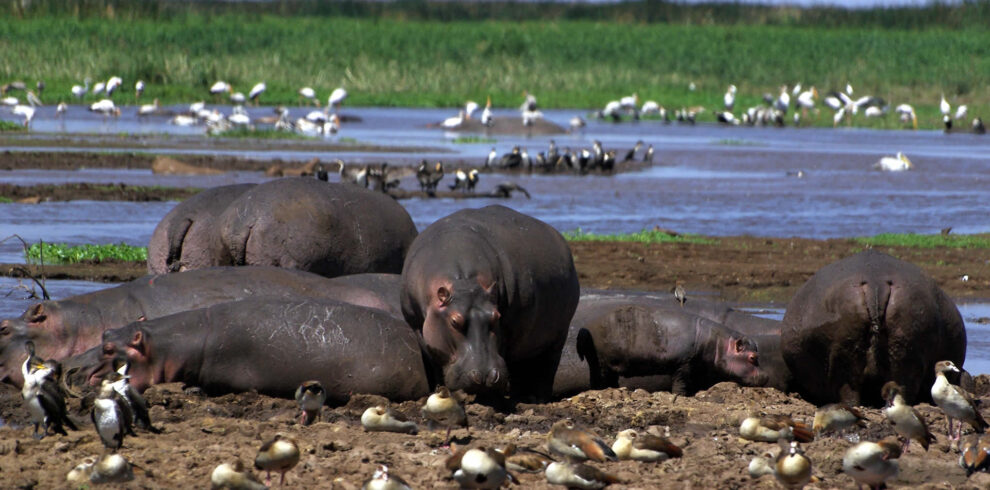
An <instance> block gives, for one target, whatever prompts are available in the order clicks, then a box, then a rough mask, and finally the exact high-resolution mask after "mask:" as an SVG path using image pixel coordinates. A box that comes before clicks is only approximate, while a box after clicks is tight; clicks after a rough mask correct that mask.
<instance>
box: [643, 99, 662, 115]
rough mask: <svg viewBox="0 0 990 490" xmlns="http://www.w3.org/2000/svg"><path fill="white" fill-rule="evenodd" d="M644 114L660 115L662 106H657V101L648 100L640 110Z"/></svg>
mask: <svg viewBox="0 0 990 490" xmlns="http://www.w3.org/2000/svg"><path fill="white" fill-rule="evenodd" d="M639 112H641V113H643V114H659V113H660V104H657V101H655V100H648V101H646V102H643V108H642V109H640V110H639Z"/></svg>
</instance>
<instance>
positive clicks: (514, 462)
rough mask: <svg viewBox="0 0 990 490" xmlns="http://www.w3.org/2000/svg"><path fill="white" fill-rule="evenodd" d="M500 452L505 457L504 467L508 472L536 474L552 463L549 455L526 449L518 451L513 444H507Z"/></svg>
mask: <svg viewBox="0 0 990 490" xmlns="http://www.w3.org/2000/svg"><path fill="white" fill-rule="evenodd" d="M500 452H501V453H502V454H504V455H505V467H506V469H508V470H510V471H519V472H523V473H537V472H540V471H543V470H545V469H546V468H547V465H549V464H550V463H553V458H551V457H550V455H549V454H546V453H543V452H540V451H536V450H533V449H528V448H522V449H520V448H519V447H517V446H516V445H515V444H513V443H509V445H508V446H506V447H505V448H503V449H502V450H501V451H500Z"/></svg>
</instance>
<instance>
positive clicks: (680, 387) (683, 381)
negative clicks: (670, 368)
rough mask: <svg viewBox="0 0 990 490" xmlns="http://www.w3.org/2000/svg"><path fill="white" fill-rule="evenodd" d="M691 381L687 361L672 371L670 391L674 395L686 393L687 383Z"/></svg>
mask: <svg viewBox="0 0 990 490" xmlns="http://www.w3.org/2000/svg"><path fill="white" fill-rule="evenodd" d="M690 382H691V368H690V367H689V366H688V364H687V363H685V364H682V365H681V367H679V368H677V370H676V371H674V376H673V378H672V379H671V383H670V392H671V393H673V394H675V395H682V396H684V395H688V394H689V392H688V385H689V383H690Z"/></svg>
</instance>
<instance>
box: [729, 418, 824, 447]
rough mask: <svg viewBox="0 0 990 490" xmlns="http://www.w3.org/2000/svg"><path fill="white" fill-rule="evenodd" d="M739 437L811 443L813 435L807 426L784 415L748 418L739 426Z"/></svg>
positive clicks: (765, 440) (766, 440) (764, 440)
mask: <svg viewBox="0 0 990 490" xmlns="http://www.w3.org/2000/svg"><path fill="white" fill-rule="evenodd" d="M739 435H740V436H742V438H743V439H748V440H750V441H762V442H776V441H777V440H779V439H785V440H788V441H790V440H796V441H798V442H811V441H813V440H814V439H815V434H814V433H813V432H812V431H811V430H810V429H809V427H808V425H807V424H804V423H801V422H797V421H795V420H793V419H791V418H790V417H788V416H785V415H771V416H766V417H757V416H753V415H751V416H749V417H746V418H745V419H744V420H743V421H742V423H741V424H740V425H739Z"/></svg>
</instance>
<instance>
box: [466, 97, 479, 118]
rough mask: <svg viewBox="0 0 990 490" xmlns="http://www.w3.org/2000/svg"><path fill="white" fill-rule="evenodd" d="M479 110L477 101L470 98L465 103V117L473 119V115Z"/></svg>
mask: <svg viewBox="0 0 990 490" xmlns="http://www.w3.org/2000/svg"><path fill="white" fill-rule="evenodd" d="M477 111H478V103H477V102H475V101H473V100H469V101H467V102H465V103H464V118H465V119H471V116H472V115H474V113H475V112H477Z"/></svg>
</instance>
